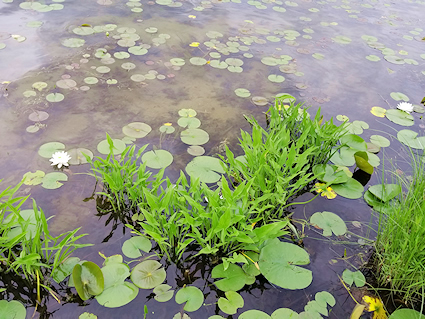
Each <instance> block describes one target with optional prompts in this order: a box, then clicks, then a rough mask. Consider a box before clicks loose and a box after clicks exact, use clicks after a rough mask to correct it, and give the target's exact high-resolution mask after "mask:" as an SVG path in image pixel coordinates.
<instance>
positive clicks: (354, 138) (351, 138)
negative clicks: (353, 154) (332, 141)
mask: <svg viewBox="0 0 425 319" xmlns="http://www.w3.org/2000/svg"><path fill="white" fill-rule="evenodd" d="M368 127H369V126H368ZM340 142H341V144H342V145H347V146H348V147H350V148H353V149H355V150H359V151H366V150H367V145H366V142H365V141H364V139H362V138H361V137H360V136H358V135H355V134H345V135H344V136H343V137H341V139H340Z"/></svg>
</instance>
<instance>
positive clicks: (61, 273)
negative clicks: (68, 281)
mask: <svg viewBox="0 0 425 319" xmlns="http://www.w3.org/2000/svg"><path fill="white" fill-rule="evenodd" d="M79 262H80V258H78V257H69V258H67V259H65V260H64V262H63V263H62V264H60V265H59V267H57V268H56V269H55V270H54V271H53V272H52V278H53V280H54V281H56V282H57V283H61V282H62V281H63V280H64V279H65V278H66V277H68V276H69V275H71V273H72V270H73V269H74V267H75V265H76V264H78V263H79Z"/></svg>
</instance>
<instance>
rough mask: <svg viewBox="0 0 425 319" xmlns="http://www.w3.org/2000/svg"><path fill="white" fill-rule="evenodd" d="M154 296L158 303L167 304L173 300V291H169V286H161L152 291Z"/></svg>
mask: <svg viewBox="0 0 425 319" xmlns="http://www.w3.org/2000/svg"><path fill="white" fill-rule="evenodd" d="M153 293H154V294H155V297H154V298H155V300H156V301H159V302H167V301H168V300H170V299H171V298H173V295H174V290H171V286H170V285H167V284H161V285H159V286H156V287H155V288H154V289H153Z"/></svg>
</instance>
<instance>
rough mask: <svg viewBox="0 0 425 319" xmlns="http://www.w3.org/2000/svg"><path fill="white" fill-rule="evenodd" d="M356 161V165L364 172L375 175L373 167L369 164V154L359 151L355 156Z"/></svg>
mask: <svg viewBox="0 0 425 319" xmlns="http://www.w3.org/2000/svg"><path fill="white" fill-rule="evenodd" d="M354 159H355V161H356V165H357V167H358V168H360V169H361V170H362V171H363V172H366V173H368V174H370V175H372V174H373V166H372V165H371V164H370V163H369V162H368V161H369V156H368V153H367V152H364V151H359V152H356V153H355V154H354Z"/></svg>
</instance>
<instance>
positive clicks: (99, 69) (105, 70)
mask: <svg viewBox="0 0 425 319" xmlns="http://www.w3.org/2000/svg"><path fill="white" fill-rule="evenodd" d="M96 71H97V72H99V73H102V74H105V73H109V72H110V71H111V68H108V67H107V66H105V65H102V66H99V67H97V68H96Z"/></svg>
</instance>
